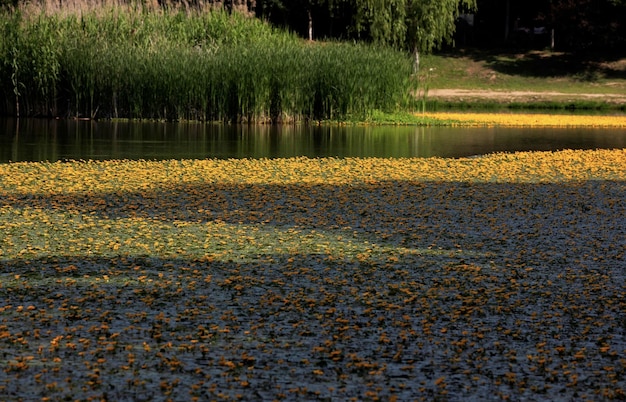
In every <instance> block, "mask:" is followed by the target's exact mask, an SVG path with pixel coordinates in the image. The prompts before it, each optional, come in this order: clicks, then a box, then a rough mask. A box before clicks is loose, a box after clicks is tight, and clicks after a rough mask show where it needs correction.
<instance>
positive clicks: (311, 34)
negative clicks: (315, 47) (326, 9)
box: [307, 8, 313, 41]
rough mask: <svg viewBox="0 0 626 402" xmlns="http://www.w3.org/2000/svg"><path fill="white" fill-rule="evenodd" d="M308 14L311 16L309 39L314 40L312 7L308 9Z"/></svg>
mask: <svg viewBox="0 0 626 402" xmlns="http://www.w3.org/2000/svg"><path fill="white" fill-rule="evenodd" d="M307 14H308V16H309V40H310V41H312V40H313V14H311V9H310V8H309V9H308V10H307Z"/></svg>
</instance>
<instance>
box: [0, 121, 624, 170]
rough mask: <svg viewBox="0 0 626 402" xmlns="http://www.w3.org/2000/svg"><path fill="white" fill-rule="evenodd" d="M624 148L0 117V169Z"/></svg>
mask: <svg viewBox="0 0 626 402" xmlns="http://www.w3.org/2000/svg"><path fill="white" fill-rule="evenodd" d="M598 148H603V149H610V148H626V130H623V129H604V128H505V127H485V128H481V127H478V128H476V127H472V128H467V127H415V126H412V127H389V126H385V127H340V126H324V127H317V126H315V127H306V126H291V125H283V126H269V125H253V126H247V125H221V124H202V123H159V122H110V121H101V122H95V121H75V120H46V119H21V120H20V121H19V124H18V122H17V121H16V120H15V119H11V118H8V119H0V163H5V162H9V161H15V162H18V161H20V162H21V161H51V162H52V161H57V160H65V159H84V160H87V159H95V160H102V159H156V160H161V159H205V158H286V157H295V156H307V157H394V158H398V157H432V156H438V157H452V158H457V157H464V156H473V155H483V154H488V153H493V152H513V151H549V150H559V149H598Z"/></svg>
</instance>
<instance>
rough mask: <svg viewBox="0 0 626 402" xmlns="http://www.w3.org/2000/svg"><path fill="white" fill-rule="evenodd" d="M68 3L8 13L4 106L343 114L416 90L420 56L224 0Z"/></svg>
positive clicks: (0, 24) (301, 116) (111, 113)
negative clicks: (284, 27) (285, 28)
mask: <svg viewBox="0 0 626 402" xmlns="http://www.w3.org/2000/svg"><path fill="white" fill-rule="evenodd" d="M62 11H63V10H56V11H54V12H52V13H50V12H46V11H45V10H43V9H36V10H34V11H33V10H28V9H22V10H20V11H15V12H4V13H2V14H1V15H0V32H2V35H1V36H0V79H1V82H0V89H1V90H2V93H3V94H4V99H3V103H2V105H1V109H0V111H1V112H3V113H5V114H19V115H22V116H24V115H45V116H59V115H67V116H76V117H88V118H89V117H90V118H93V117H114V118H116V117H132V118H158V119H198V120H229V121H240V120H248V121H250V120H257V121H258V120H272V121H279V120H285V119H290V120H291V119H293V120H309V119H340V118H345V117H348V116H364V115H365V114H367V113H368V111H371V110H374V109H382V110H392V109H395V108H397V107H398V106H400V105H403V104H406V102H407V101H408V98H409V96H408V95H409V87H410V85H409V79H410V74H411V68H412V67H411V60H410V58H409V57H408V56H407V55H406V54H404V53H401V52H397V51H393V50H391V49H388V48H382V47H372V46H369V45H364V44H352V43H350V44H348V43H336V42H333V43H308V42H303V41H300V40H299V39H298V38H297V37H296V36H294V35H291V34H288V33H285V32H282V31H278V30H276V29H274V28H272V27H271V26H270V25H268V24H266V23H263V22H261V21H259V20H257V19H253V18H248V17H246V16H244V15H242V14H237V13H235V14H232V15H229V14H228V13H226V12H224V11H219V10H214V11H211V12H203V11H198V10H195V11H190V10H186V11H185V10H183V9H171V10H164V9H149V8H146V7H140V6H137V7H131V6H116V7H99V8H96V9H92V10H87V11H82V10H81V11H80V12H77V13H66V12H62Z"/></svg>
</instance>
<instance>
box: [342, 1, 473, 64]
mask: <svg viewBox="0 0 626 402" xmlns="http://www.w3.org/2000/svg"><path fill="white" fill-rule="evenodd" d="M353 1H355V2H356V4H357V10H358V12H357V16H356V26H357V29H359V30H361V31H362V30H366V31H369V36H370V37H371V39H372V40H373V41H374V42H377V43H382V44H385V45H392V46H395V47H402V48H405V49H408V50H411V51H412V52H413V54H414V57H415V71H416V72H417V70H418V69H419V55H420V53H421V52H431V51H432V50H434V49H436V48H439V47H440V46H441V45H442V44H443V43H447V42H450V41H452V37H453V35H454V32H455V29H456V19H457V18H458V16H459V14H460V13H461V12H469V11H471V10H474V9H476V1H477V0H353Z"/></svg>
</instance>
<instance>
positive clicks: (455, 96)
mask: <svg viewBox="0 0 626 402" xmlns="http://www.w3.org/2000/svg"><path fill="white" fill-rule="evenodd" d="M428 98H429V99H437V100H442V101H449V102H467V101H500V102H506V103H513V102H522V103H523V102H529V103H530V102H550V101H558V102H569V101H581V100H588V101H597V102H607V103H612V104H626V94H591V93H583V94H578V93H576V94H573V93H564V92H532V91H494V90H477V89H431V90H430V91H429V92H428Z"/></svg>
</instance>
